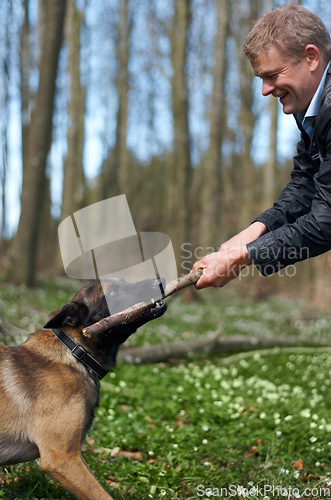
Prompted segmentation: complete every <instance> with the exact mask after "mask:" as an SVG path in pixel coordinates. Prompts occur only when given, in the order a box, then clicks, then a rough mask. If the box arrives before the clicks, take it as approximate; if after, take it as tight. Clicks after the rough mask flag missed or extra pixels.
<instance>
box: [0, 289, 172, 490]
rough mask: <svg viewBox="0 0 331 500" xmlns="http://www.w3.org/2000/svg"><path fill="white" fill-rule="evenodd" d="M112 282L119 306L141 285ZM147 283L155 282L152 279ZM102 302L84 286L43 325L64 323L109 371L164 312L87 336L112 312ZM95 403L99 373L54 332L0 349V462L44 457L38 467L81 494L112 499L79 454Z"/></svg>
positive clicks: (99, 295)
mask: <svg viewBox="0 0 331 500" xmlns="http://www.w3.org/2000/svg"><path fill="white" fill-rule="evenodd" d="M147 281H148V283H149V282H150V281H151V280H147ZM115 284H116V290H117V292H116V293H117V308H122V307H123V308H125V307H128V306H130V303H127V302H128V300H126V302H125V300H124V302H123V301H120V300H119V299H120V298H121V295H120V293H122V295H123V297H124V298H125V297H126V293H125V291H126V287H131V288H130V289H131V290H132V287H134V286H137V285H139V284H128V283H126V282H124V281H123V280H122V281H120V282H119V280H117V281H116V282H114V287H115ZM111 285H112V282H110V285H109V286H108V287H107V292H106V293H109V296H111V295H114V292H113V291H112V287H111ZM144 285H145V286H146V282H144ZM150 286H155V284H154V280H153V282H152V283H150ZM104 289H105V287H104ZM118 290H119V291H118ZM134 290H135V289H134ZM137 290H138V291H139V290H140V288H139V286H138V287H137ZM104 299H105V297H104V292H103V289H102V288H101V286H100V283H98V282H96V283H94V284H92V285H89V286H87V287H84V288H83V289H82V290H80V291H79V292H77V294H76V295H75V296H74V298H73V300H72V301H70V302H68V303H67V304H65V305H64V306H63V307H62V308H61V309H60V310H58V311H56V312H55V313H53V314H51V315H50V318H51V319H50V320H49V321H48V322H47V324H46V325H45V328H61V329H62V330H63V331H65V332H66V333H67V334H68V335H69V336H70V337H71V338H72V339H73V340H75V341H76V342H77V343H79V344H80V345H82V346H84V348H85V349H86V350H87V351H88V352H89V353H90V354H91V355H92V356H93V357H94V358H95V359H96V360H97V361H98V362H99V363H100V364H101V365H102V366H103V367H104V368H105V369H106V370H109V369H110V368H111V367H112V366H113V365H114V363H115V359H116V354H117V349H118V347H119V345H120V344H121V343H123V342H124V341H125V340H126V338H127V337H128V336H129V335H131V334H132V333H134V331H135V330H136V329H137V328H138V327H139V326H141V325H142V324H144V323H145V322H147V321H149V320H151V319H154V317H158V316H159V315H161V314H163V312H164V310H165V309H164V310H161V308H159V309H158V310H157V312H156V313H155V314H154V316H153V315H151V313H148V314H147V315H146V317H144V318H140V320H139V322H137V321H136V322H135V323H133V324H128V325H124V326H123V325H122V326H121V327H118V328H117V329H112V330H110V331H109V332H104V333H102V334H100V335H99V336H97V335H95V336H94V337H92V338H89V339H86V338H85V337H84V335H83V333H82V330H83V328H84V326H86V325H87V324H90V323H93V322H95V321H96V320H98V319H100V317H106V316H108V315H109V310H108V308H107V306H106V305H105V300H104ZM131 300H133V299H131ZM119 310H121V309H119ZM98 400H99V382H98V379H97V376H96V375H95V374H93V372H92V371H90V370H89V369H87V368H86V367H85V366H84V365H83V364H82V363H81V362H80V361H77V360H76V359H75V358H74V357H73V355H72V354H71V353H70V351H69V350H68V349H67V347H65V346H64V345H63V344H62V343H61V342H60V341H59V340H58V338H57V337H56V336H55V335H54V334H53V332H52V331H51V330H48V329H46V330H39V331H38V332H36V333H34V334H32V335H30V337H29V338H28V340H27V341H26V342H25V343H24V344H22V345H20V346H16V347H9V346H0V466H2V465H9V464H14V463H19V462H25V461H29V460H33V459H36V458H38V457H40V467H41V469H42V470H43V471H44V472H46V473H48V474H51V475H52V476H53V478H54V479H56V480H57V481H58V482H59V483H61V484H62V485H63V486H64V487H65V488H67V489H68V490H70V491H71V492H72V493H73V494H74V495H75V496H76V497H77V498H79V499H81V500H106V499H107V500H109V499H110V498H111V497H110V495H109V494H108V493H107V492H106V490H105V489H104V488H103V487H102V486H101V484H100V483H99V482H98V480H97V479H96V478H95V476H94V475H93V474H92V472H91V471H90V469H89V468H88V466H87V464H86V463H85V461H84V460H83V458H82V455H81V444H82V441H83V439H84V438H85V436H86V434H87V432H88V429H89V428H90V426H91V423H92V419H93V410H94V408H95V407H96V406H97V404H98Z"/></svg>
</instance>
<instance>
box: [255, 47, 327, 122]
mask: <svg viewBox="0 0 331 500" xmlns="http://www.w3.org/2000/svg"><path fill="white" fill-rule="evenodd" d="M318 66H319V60H318V61H317V62H316V61H315V60H314V54H310V57H309V55H308V53H307V54H306V55H305V56H304V57H303V58H302V60H301V61H300V62H299V63H297V64H296V63H293V61H292V60H291V59H290V58H289V57H286V56H283V55H282V54H281V53H280V52H279V50H278V49H277V48H275V47H273V46H271V47H270V48H269V49H267V50H266V51H265V52H263V53H262V54H260V55H259V56H258V57H257V58H256V59H255V60H254V62H253V63H252V67H253V71H254V73H255V75H256V76H258V77H260V78H261V79H262V94H263V95H264V96H268V95H270V94H271V95H273V96H274V97H277V98H279V100H280V103H281V104H282V106H283V111H284V113H285V114H291V113H301V112H302V111H306V110H307V109H308V106H309V104H310V101H311V100H312V98H313V96H314V94H315V91H316V89H317V87H318V82H319V78H320V76H319V73H320V72H319V71H317V69H318Z"/></svg>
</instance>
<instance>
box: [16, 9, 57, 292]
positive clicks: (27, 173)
mask: <svg viewBox="0 0 331 500" xmlns="http://www.w3.org/2000/svg"><path fill="white" fill-rule="evenodd" d="M65 6H66V1H65V0H61V1H59V0H48V1H47V5H46V12H45V27H44V34H43V45H42V48H41V58H40V64H39V87H38V92H37V99H36V104H35V109H34V110H33V113H32V116H31V125H30V130H29V141H28V151H27V158H26V160H25V164H24V168H23V191H22V202H21V216H20V222H19V227H18V231H17V235H16V238H15V241H14V248H13V250H14V252H13V253H14V255H13V266H12V268H11V271H10V276H9V278H10V279H11V280H13V281H15V282H19V283H25V284H26V285H28V286H32V285H33V284H34V283H35V277H36V261H37V249H38V242H39V241H38V240H39V234H40V222H41V215H42V210H43V202H44V193H45V188H46V174H45V170H46V160H47V155H48V152H49V148H50V144H51V137H52V117H53V109H54V96H55V81H56V75H57V67H58V59H59V54H60V49H61V45H62V35H63V24H64V14H65Z"/></svg>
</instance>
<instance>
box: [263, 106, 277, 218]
mask: <svg viewBox="0 0 331 500" xmlns="http://www.w3.org/2000/svg"><path fill="white" fill-rule="evenodd" d="M269 110H270V143H269V152H268V158H267V161H266V164H265V165H264V172H263V197H262V198H263V207H262V209H263V210H264V209H266V208H269V207H270V206H272V204H273V203H274V201H275V188H276V171H277V127H278V103H277V99H273V98H271V100H270V103H269Z"/></svg>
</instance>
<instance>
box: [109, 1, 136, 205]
mask: <svg viewBox="0 0 331 500" xmlns="http://www.w3.org/2000/svg"><path fill="white" fill-rule="evenodd" d="M118 9H119V13H118V24H117V40H116V42H117V43H116V48H117V63H118V69H117V75H116V77H117V81H116V91H117V99H118V107H117V116H116V138H115V145H114V148H113V149H112V150H111V151H110V153H109V156H108V158H107V159H106V161H105V162H104V164H103V171H102V178H101V181H102V186H101V193H102V196H104V197H106V196H109V195H110V194H112V195H115V194H121V193H127V192H128V188H129V153H128V148H127V131H128V107H129V59H130V36H131V28H132V23H131V20H130V18H131V16H130V12H129V0H123V1H121V2H119V4H118Z"/></svg>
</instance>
